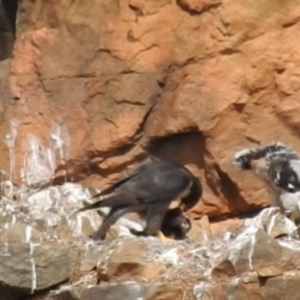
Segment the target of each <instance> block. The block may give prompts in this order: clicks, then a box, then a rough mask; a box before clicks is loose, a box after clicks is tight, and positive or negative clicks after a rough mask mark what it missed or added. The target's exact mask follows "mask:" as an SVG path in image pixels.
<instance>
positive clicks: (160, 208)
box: [131, 202, 169, 241]
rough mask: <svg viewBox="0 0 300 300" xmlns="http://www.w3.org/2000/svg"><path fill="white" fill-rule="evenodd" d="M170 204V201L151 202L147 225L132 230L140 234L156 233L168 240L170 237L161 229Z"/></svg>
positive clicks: (160, 237) (161, 238) (163, 239)
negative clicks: (142, 228) (140, 229)
mask: <svg viewBox="0 0 300 300" xmlns="http://www.w3.org/2000/svg"><path fill="white" fill-rule="evenodd" d="M168 206H169V203H168V202H167V203H166V202H163V203H153V204H150V205H149V208H148V211H147V216H146V227H145V228H144V230H143V231H137V230H131V232H132V233H133V234H135V235H138V236H142V235H143V236H150V235H153V236H154V235H156V236H158V238H159V239H160V240H162V241H165V240H168V238H167V237H166V236H165V235H164V234H163V233H162V231H161V226H162V222H163V219H164V217H165V214H166V212H167V209H168Z"/></svg>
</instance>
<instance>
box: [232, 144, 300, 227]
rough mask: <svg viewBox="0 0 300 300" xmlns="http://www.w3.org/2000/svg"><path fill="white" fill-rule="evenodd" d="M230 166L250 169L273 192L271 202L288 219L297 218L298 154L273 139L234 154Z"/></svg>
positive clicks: (299, 191)
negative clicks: (271, 141)
mask: <svg viewBox="0 0 300 300" xmlns="http://www.w3.org/2000/svg"><path fill="white" fill-rule="evenodd" d="M233 165H234V166H236V167H238V168H239V169H240V170H252V171H254V173H255V174H256V175H258V176H259V177H260V178H261V179H263V180H264V181H265V182H266V183H267V184H268V186H269V187H270V188H271V191H272V193H273V199H272V205H273V206H279V207H280V209H281V210H282V211H283V212H285V213H286V214H290V217H291V219H292V220H293V221H294V222H296V221H297V222H296V223H298V222H299V221H300V211H299V203H300V202H299V200H300V156H299V154H298V153H297V152H295V151H294V150H292V149H291V148H290V147H288V146H286V145H284V144H283V143H280V142H276V143H271V144H269V145H265V146H260V147H256V148H250V149H243V150H241V151H239V152H237V153H236V154H235V157H234V160H233Z"/></svg>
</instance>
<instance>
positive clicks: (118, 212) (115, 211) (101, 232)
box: [90, 206, 131, 240]
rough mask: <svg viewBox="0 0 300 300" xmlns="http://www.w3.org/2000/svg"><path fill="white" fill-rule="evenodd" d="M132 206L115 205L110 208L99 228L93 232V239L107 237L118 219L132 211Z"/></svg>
mask: <svg viewBox="0 0 300 300" xmlns="http://www.w3.org/2000/svg"><path fill="white" fill-rule="evenodd" d="M130 208H131V207H128V206H123V207H114V208H112V209H111V210H110V212H109V214H108V215H107V216H106V217H105V218H104V220H103V222H102V224H101V225H100V226H99V228H98V230H97V231H96V232H95V233H93V234H92V235H91V236H90V238H91V239H93V240H103V239H105V236H106V233H107V231H108V230H109V228H110V226H112V225H113V224H114V223H115V222H117V220H118V219H119V218H120V217H122V216H123V215H124V214H125V213H127V212H128V211H130Z"/></svg>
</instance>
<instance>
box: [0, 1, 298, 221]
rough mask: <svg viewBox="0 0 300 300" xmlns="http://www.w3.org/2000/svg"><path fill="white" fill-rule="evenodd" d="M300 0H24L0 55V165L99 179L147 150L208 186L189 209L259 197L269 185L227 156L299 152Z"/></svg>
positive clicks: (249, 206) (24, 177) (32, 173)
mask: <svg viewBox="0 0 300 300" xmlns="http://www.w3.org/2000/svg"><path fill="white" fill-rule="evenodd" d="M8 2H9V1H4V0H2V6H0V8H1V9H0V19H1V21H0V29H1V30H2V31H1V30H0V38H1V36H3V34H4V36H6V33H5V32H7V31H8V32H9V30H12V29H5V30H6V31H5V30H4V29H2V28H9V26H10V25H9V21H7V20H9V14H8V13H6V14H5V10H3V7H4V5H6V6H7V3H8ZM10 2H11V3H16V1H10ZM299 4H300V0H296V1H290V0H288V1H280V0H266V1H254V2H253V1H252V0H246V1H245V0H243V1H241V0H178V1H171V0H160V1H157V0H127V1H117V0H112V1H107V0H100V1H96V0H91V1H88V2H87V1H81V0H74V1H61V0H60V1H40V0H39V1H29V0H24V1H20V3H19V9H18V15H17V29H16V30H17V31H16V41H15V44H14V49H13V53H12V55H11V60H10V61H7V60H6V61H0V89H1V93H0V98H1V99H0V100H1V104H2V105H1V107H0V112H1V124H0V136H1V137H2V138H1V146H0V150H1V155H0V159H1V161H0V163H1V165H2V167H3V168H4V169H5V170H6V171H7V173H8V176H9V177H10V178H12V179H13V181H14V182H15V183H17V184H21V183H22V184H36V183H39V182H49V181H51V180H52V179H53V180H54V181H55V182H56V183H61V182H63V181H65V180H69V181H72V180H73V181H74V180H75V181H78V180H81V181H86V182H87V183H88V184H89V185H93V186H95V187H98V188H99V187H100V188H103V187H104V186H105V185H106V184H108V183H109V182H111V181H113V180H114V179H115V178H116V177H118V176H119V175H120V173H122V172H123V171H124V170H125V169H126V167H128V166H130V165H131V164H132V163H137V162H140V161H142V160H144V159H145V158H146V157H147V156H148V151H150V153H151V154H153V155H157V156H160V157H167V158H169V159H175V160H177V161H179V162H181V163H184V164H185V165H187V166H188V167H189V168H190V169H191V170H192V171H193V172H194V173H195V174H196V175H197V176H199V177H200V178H201V180H202V181H203V184H204V195H203V201H202V202H201V203H200V204H199V205H198V206H197V207H196V208H195V209H194V211H193V216H200V215H203V214H207V215H208V216H210V217H216V216H224V215H227V214H228V213H232V214H235V215H238V214H240V213H242V212H247V211H250V210H255V209H257V208H259V207H262V206H265V205H267V204H268V193H267V191H266V189H265V186H264V184H263V183H262V182H261V181H259V180H258V179H256V178H253V177H252V176H248V175H247V174H242V175H241V174H239V173H238V172H237V171H236V170H235V169H234V168H233V167H232V166H231V164H230V162H231V159H232V155H233V153H234V152H235V151H236V150H238V149H240V148H244V147H245V146H247V145H253V144H258V143H261V142H269V141H272V140H278V139H280V140H282V141H283V142H286V143H288V144H289V145H290V146H292V147H294V148H295V149H296V150H297V149H298V150H300V143H299V142H298V140H299V139H298V136H299V133H298V132H299V126H300V123H299V120H298V116H299V109H300V106H299V103H298V96H299V95H298V94H299V87H300V83H299V82H300V81H299V67H298V65H299V61H300V50H299V34H300V33H299V32H300V30H299V29H300V25H299V19H300V9H299V7H300V6H299ZM12 19H13V18H12ZM2 24H6V25H5V26H4V25H2ZM3 26H4V27H3ZM10 28H11V27H10ZM3 30H4V31H3ZM3 32H4V33H3ZM9 36H10V35H9ZM2 39H3V38H2ZM4 42H5V43H4V44H2V43H1V50H0V52H1V53H6V54H5V55H2V54H1V57H2V59H3V58H6V57H7V53H8V52H9V51H8V50H5V49H10V43H11V38H10V37H8V38H7V39H6V38H5V39H4ZM8 74H9V75H8Z"/></svg>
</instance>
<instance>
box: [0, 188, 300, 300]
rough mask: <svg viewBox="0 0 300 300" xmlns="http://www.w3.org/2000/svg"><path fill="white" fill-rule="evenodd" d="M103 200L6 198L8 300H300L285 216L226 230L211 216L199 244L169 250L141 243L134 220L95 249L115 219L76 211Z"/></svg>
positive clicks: (1, 241) (62, 194) (295, 240)
mask: <svg viewBox="0 0 300 300" xmlns="http://www.w3.org/2000/svg"><path fill="white" fill-rule="evenodd" d="M95 192H97V191H96V190H94V191H92V190H91V189H87V188H84V187H81V186H80V185H77V184H71V183H66V184H63V185H62V186H51V187H48V188H46V189H43V190H42V191H41V190H34V189H31V190H29V191H28V190H27V191H26V190H24V189H15V190H14V191H13V192H12V193H11V196H10V197H3V198H2V200H1V202H0V258H1V259H0V295H2V297H4V298H3V299H5V300H24V299H27V300H66V299H67V300H94V299H95V300H97V299H110V300H118V299H120V298H122V299H123V298H124V299H128V300H129V299H133V300H134V299H136V300H174V299H175V300H177V299H178V300H181V299H188V300H194V299H200V300H203V299H221V300H223V299H224V300H225V299H236V300H241V299H250V300H252V299H260V300H273V299H297V298H295V295H296V294H298V295H299V292H300V290H299V284H297V280H299V278H300V274H299V270H298V266H299V263H300V242H299V237H298V235H297V230H296V226H295V225H294V224H293V223H292V222H291V221H290V220H288V219H287V218H286V217H285V216H284V215H282V214H281V213H280V212H279V210H278V209H276V208H267V209H264V210H263V211H261V212H260V213H259V214H257V215H255V216H253V217H251V218H246V219H240V223H239V225H237V223H235V226H233V227H230V226H229V225H227V226H224V227H223V230H220V229H219V230H217V231H216V230H213V226H212V224H210V223H209V221H208V218H207V217H204V218H202V219H201V220H197V221H194V220H193V221H192V229H193V230H192V231H191V237H190V238H188V239H185V240H177V241H176V240H168V241H165V242H161V241H160V240H159V239H158V238H157V237H136V236H134V235H132V234H131V233H130V230H129V228H135V229H137V230H140V228H138V227H140V226H141V224H139V223H137V222H135V221H132V220H130V218H129V217H128V216H124V217H122V218H121V219H120V220H119V221H118V222H117V223H116V224H115V226H114V229H113V230H110V231H109V234H108V238H107V239H106V240H104V241H99V242H94V241H91V240H89V238H88V235H89V234H91V233H92V232H93V231H94V230H95V229H96V228H97V227H98V226H99V224H100V222H101V219H102V217H101V215H105V214H106V213H107V210H106V211H105V210H104V209H103V210H101V211H100V214H98V213H97V212H96V211H87V212H82V213H80V214H74V210H77V209H78V208H79V207H81V206H82V205H83V201H87V200H88V199H89V198H90V197H91V195H92V194H93V193H95ZM16 197H17V198H18V201H13V200H12V199H13V198H16ZM219 225H221V224H219ZM231 225H232V224H231ZM289 289H291V291H290V290H289ZM293 297H294V298H293ZM1 299H2V298H1Z"/></svg>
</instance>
